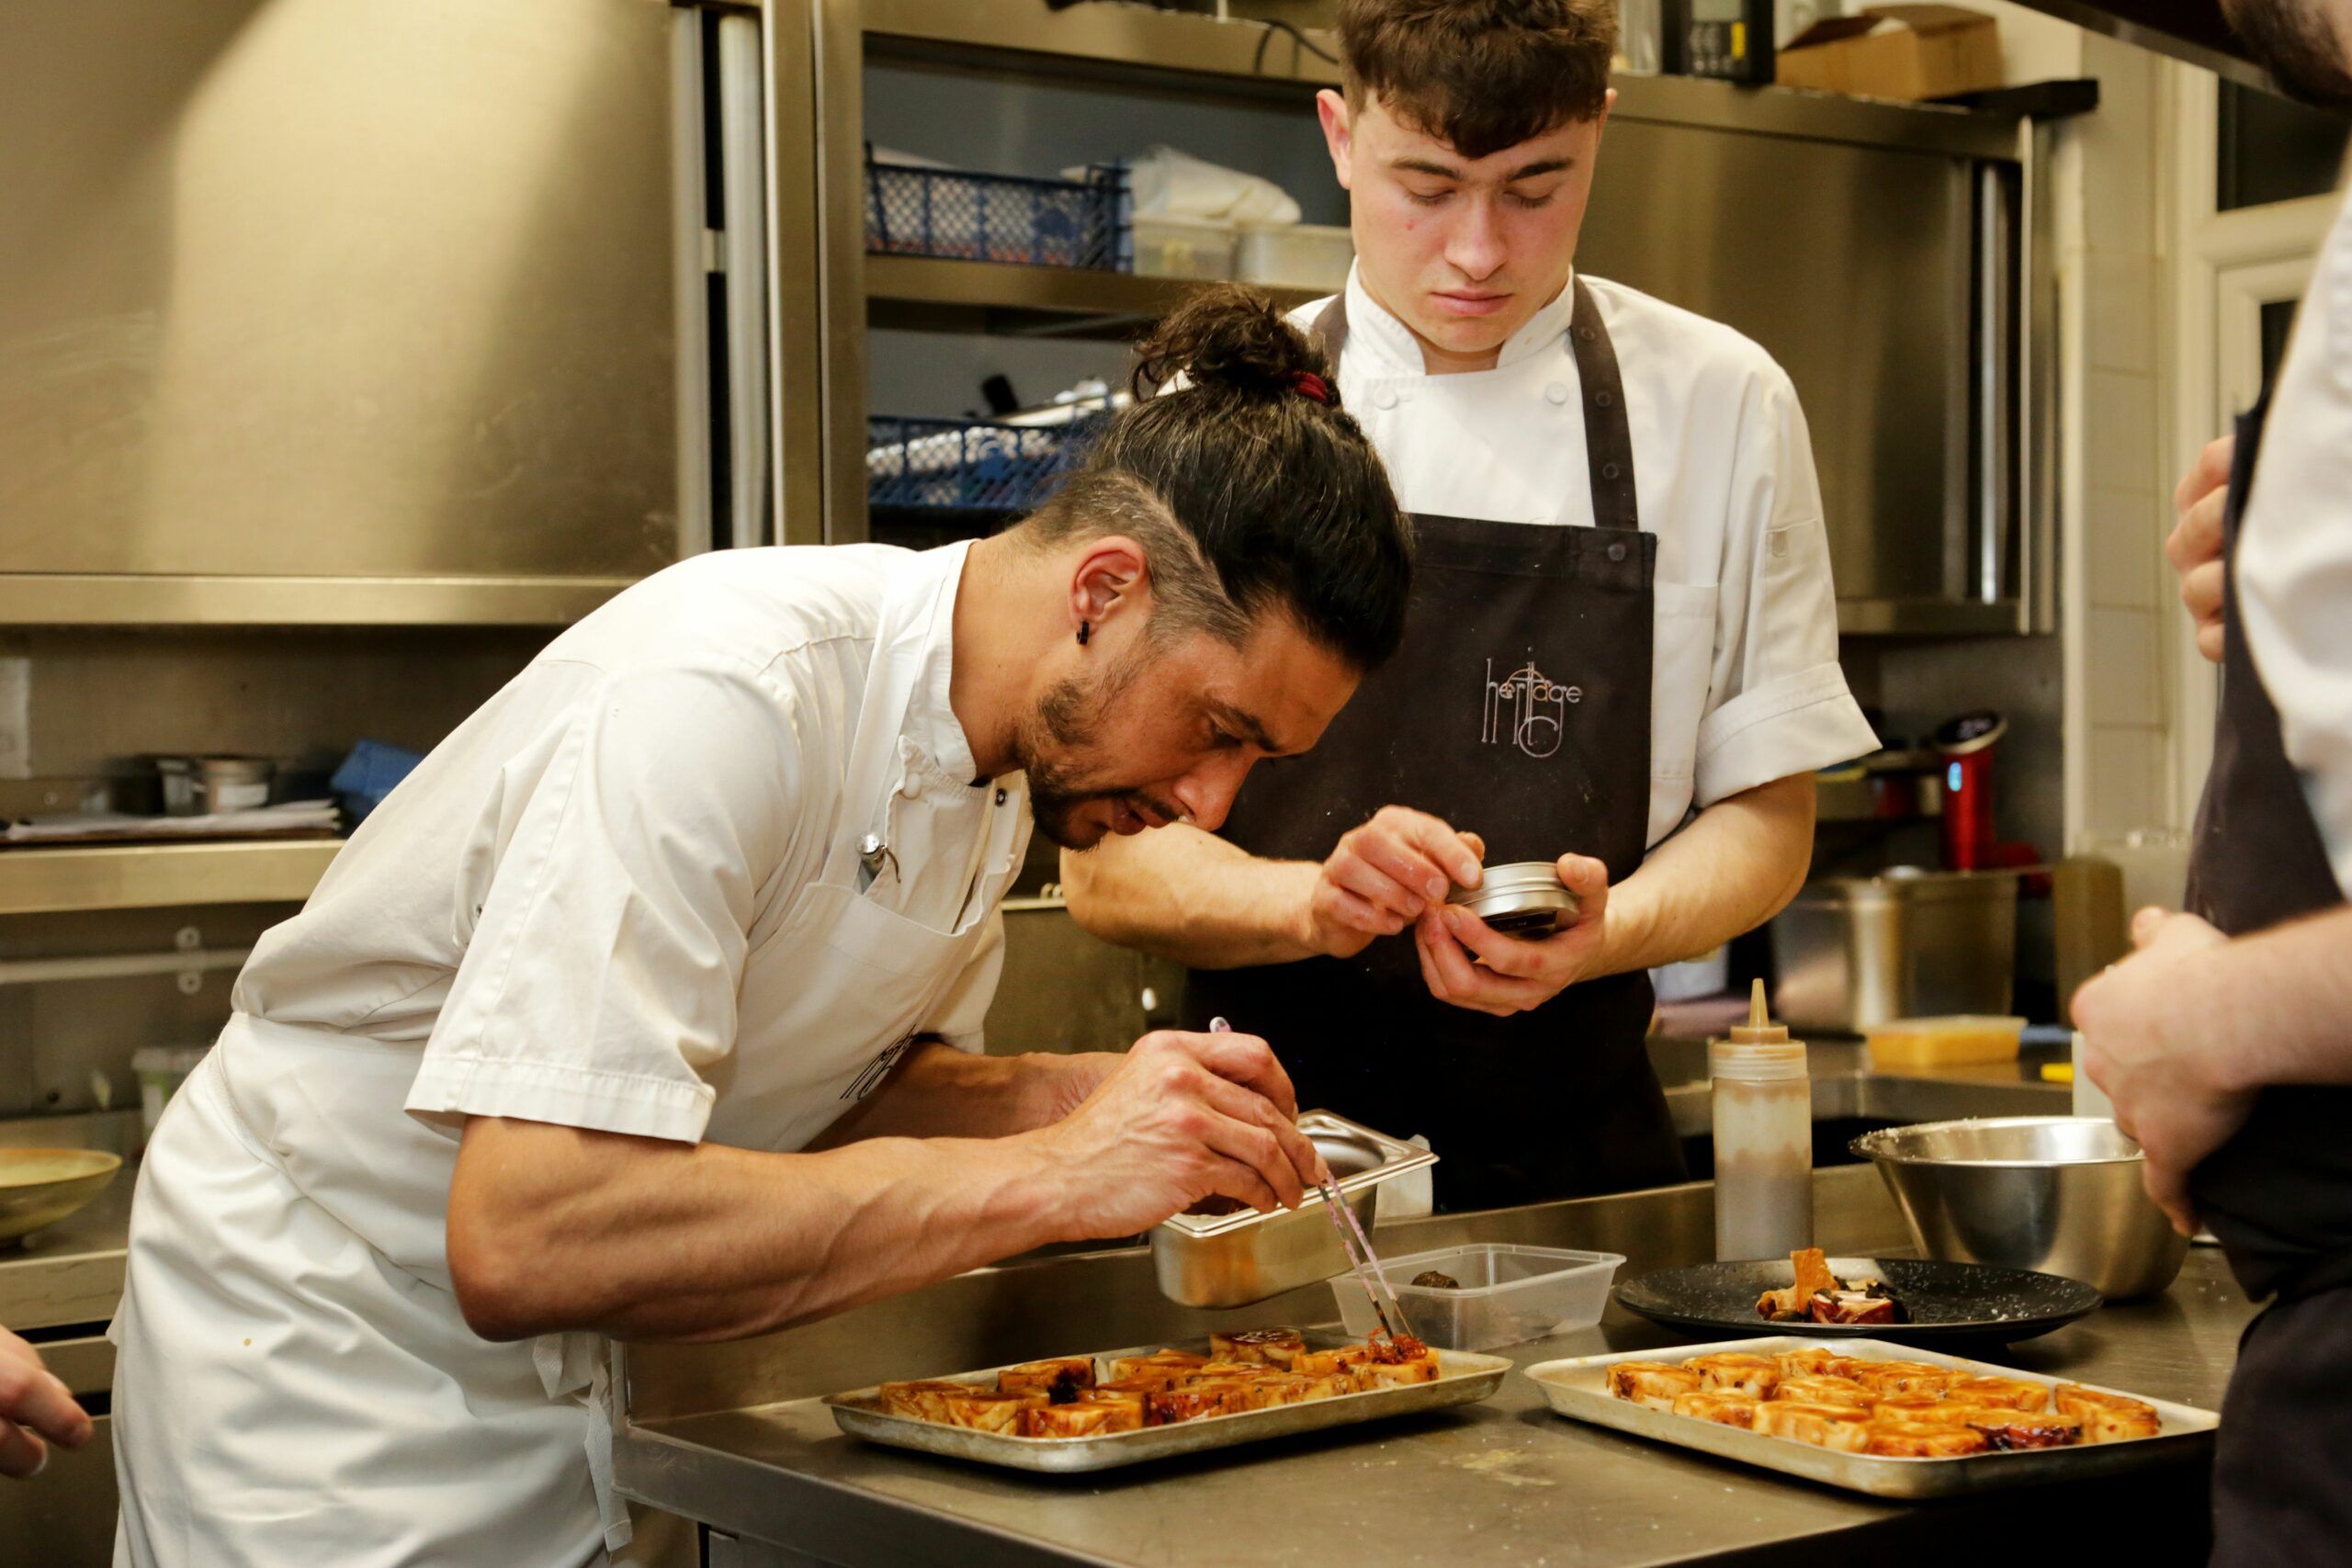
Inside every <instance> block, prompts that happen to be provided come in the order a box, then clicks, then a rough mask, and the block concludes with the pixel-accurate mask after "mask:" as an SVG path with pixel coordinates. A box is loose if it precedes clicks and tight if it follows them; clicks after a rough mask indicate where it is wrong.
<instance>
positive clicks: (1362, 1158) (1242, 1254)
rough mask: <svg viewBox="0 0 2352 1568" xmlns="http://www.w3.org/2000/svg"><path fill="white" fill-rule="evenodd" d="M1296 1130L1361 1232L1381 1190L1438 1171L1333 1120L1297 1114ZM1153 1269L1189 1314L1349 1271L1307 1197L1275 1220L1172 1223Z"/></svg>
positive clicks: (1246, 1214)
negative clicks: (1408, 1176) (1413, 1174)
mask: <svg viewBox="0 0 2352 1568" xmlns="http://www.w3.org/2000/svg"><path fill="white" fill-rule="evenodd" d="M1298 1130H1299V1131H1300V1132H1302V1133H1304V1134H1306V1136H1307V1139H1308V1141H1310V1142H1311V1143H1313V1144H1314V1145H1315V1147H1316V1149H1317V1151H1318V1152H1319V1153H1321V1155H1322V1156H1323V1163H1324V1164H1326V1165H1328V1166H1329V1167H1330V1168H1331V1176H1332V1179H1333V1180H1334V1181H1336V1182H1337V1183H1338V1184H1339V1188H1340V1195H1341V1196H1342V1197H1344V1198H1345V1199H1346V1200H1347V1202H1348V1207H1349V1208H1350V1209H1351V1210H1352V1211H1353V1212H1354V1213H1355V1216H1356V1221H1357V1223H1358V1224H1362V1225H1363V1227H1364V1228H1365V1229H1366V1230H1367V1231H1368V1230H1370V1229H1371V1228H1372V1212H1373V1204H1374V1197H1375V1195H1376V1193H1377V1190H1378V1189H1379V1186H1380V1184H1381V1183H1382V1182H1384V1181H1386V1180H1388V1179H1390V1178H1392V1177H1397V1176H1402V1175H1404V1174H1405V1173H1406V1172H1407V1171H1408V1170H1419V1169H1422V1168H1425V1167H1427V1166H1431V1165H1435V1164H1436V1163H1437V1156H1436V1155H1434V1154H1432V1153H1430V1151H1429V1150H1427V1149H1424V1148H1420V1147H1418V1146H1416V1145H1412V1144H1408V1143H1405V1142H1403V1141H1402V1140H1400V1139H1397V1138H1392V1137H1390V1136H1388V1134H1385V1133H1375V1132H1374V1131H1373V1130H1372V1129H1371V1128H1369V1127H1366V1126H1363V1125H1361V1124H1360V1123H1357V1122H1351V1121H1349V1120H1348V1119H1347V1118H1346V1117H1344V1116H1337V1115H1334V1114H1332V1113H1331V1112H1330V1111H1301V1112H1299V1116H1298ZM1151 1265H1152V1269H1153V1272H1154V1273H1155V1274H1156V1275H1157V1276H1158V1278H1159V1293H1160V1294H1161V1295H1164V1296H1166V1297H1167V1298H1168V1299H1169V1300H1170V1301H1171V1302H1181V1303H1183V1304H1184V1305H1185V1306H1194V1307H1238V1306H1248V1305H1249V1304H1250V1303H1252V1302H1262V1301H1264V1300H1265V1299H1266V1298H1268V1297H1269V1296H1278V1295H1281V1294H1282V1293H1283V1292H1284V1291H1295V1290H1296V1289H1298V1287H1300V1286H1301V1285H1314V1284H1319V1283H1321V1282H1322V1281H1323V1280H1329V1279H1330V1278H1331V1277H1332V1276H1333V1275H1335V1274H1344V1273H1346V1272H1348V1269H1349V1265H1348V1255H1347V1252H1346V1251H1345V1250H1344V1249H1343V1248H1342V1247H1340V1232H1339V1227H1337V1226H1336V1225H1334V1224H1332V1223H1331V1216H1330V1215H1329V1214H1327V1213H1324V1212H1323V1195H1322V1194H1321V1193H1320V1192H1317V1191H1315V1190H1312V1189H1309V1190H1308V1191H1307V1194H1306V1201H1305V1202H1303V1203H1301V1204H1300V1205H1299V1206H1298V1207H1297V1208H1295V1209H1290V1210H1282V1209H1277V1210H1275V1211H1274V1212H1273V1213H1271V1214H1266V1213H1259V1212H1258V1211H1257V1210H1255V1209H1242V1210H1239V1211H1238V1212H1236V1213H1230V1214H1178V1215H1177V1216H1176V1217H1175V1218H1173V1219H1171V1220H1168V1221H1166V1222H1165V1223H1163V1224H1158V1225H1155V1226H1153V1227H1152V1231H1151Z"/></svg>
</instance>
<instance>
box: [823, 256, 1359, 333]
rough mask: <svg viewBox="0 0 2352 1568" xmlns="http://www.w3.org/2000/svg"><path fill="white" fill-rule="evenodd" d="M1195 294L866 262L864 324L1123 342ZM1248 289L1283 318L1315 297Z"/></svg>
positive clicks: (1162, 283)
mask: <svg viewBox="0 0 2352 1568" xmlns="http://www.w3.org/2000/svg"><path fill="white" fill-rule="evenodd" d="M1201 287H1203V285H1201V284H1199V283H1196V282H1193V281H1192V280H1191V279H1189V278H1182V277H1151V276H1144V275H1142V274H1139V273H1132V272H1103V271H1099V270H1095V269H1092V268H1087V267H1067V266H1014V265H1008V264H1004V263H999V262H975V261H949V260H944V259H941V258H936V257H932V256H884V255H869V256H867V257H866V258H865V301H866V323H867V324H868V325H869V326H876V327H895V328H899V329H901V330H907V329H911V330H915V331H928V332H953V333H1007V334H1023V335H1032V336H1056V337H1093V338H1114V339H1115V338H1125V337H1129V336H1132V335H1133V334H1134V333H1135V330H1136V324H1137V323H1138V322H1141V321H1148V320H1150V319H1151V318H1153V317H1156V316H1159V315H1162V314H1164V313H1166V312H1167V311H1168V310H1170V309H1172V308H1173V307H1175V306H1176V305H1178V304H1180V303H1182V300H1183V299H1184V298H1185V297H1186V296H1187V295H1189V294H1191V293H1192V292H1193V290H1194V289H1196V288H1201ZM1251 287H1252V288H1259V289H1260V290H1261V292H1263V293H1265V294H1268V295H1270V296H1272V298H1273V299H1274V300H1275V301H1276V303H1278V304H1279V305H1281V307H1282V308H1283V310H1295V309H1296V308H1297V307H1298V306H1300V305H1304V304H1305V303H1306V302H1307V301H1308V300H1309V299H1315V298H1317V292H1316V291H1315V290H1313V289H1306V288H1264V287H1263V286H1262V285H1255V284H1253V285H1251Z"/></svg>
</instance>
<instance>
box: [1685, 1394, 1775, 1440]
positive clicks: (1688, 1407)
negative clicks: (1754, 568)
mask: <svg viewBox="0 0 2352 1568" xmlns="http://www.w3.org/2000/svg"><path fill="white" fill-rule="evenodd" d="M1762 1403H1763V1402H1762V1401H1761V1400H1759V1399H1758V1398H1757V1397H1756V1396H1755V1395H1754V1394H1752V1393H1723V1392H1722V1391H1720V1390H1716V1389H1701V1390H1698V1391H1697V1392H1696V1393H1679V1394H1676V1395H1675V1396H1674V1406H1673V1408H1674V1413H1675V1414H1676V1415H1677V1416H1696V1417H1698V1418H1699V1419H1700V1420H1702V1421H1713V1422H1714V1423H1715V1424H1717V1425H1718V1426H1723V1427H1746V1428H1747V1429H1748V1430H1750V1431H1753V1430H1755V1428H1756V1412H1757V1410H1758V1408H1759V1407H1760V1406H1761V1404H1762Z"/></svg>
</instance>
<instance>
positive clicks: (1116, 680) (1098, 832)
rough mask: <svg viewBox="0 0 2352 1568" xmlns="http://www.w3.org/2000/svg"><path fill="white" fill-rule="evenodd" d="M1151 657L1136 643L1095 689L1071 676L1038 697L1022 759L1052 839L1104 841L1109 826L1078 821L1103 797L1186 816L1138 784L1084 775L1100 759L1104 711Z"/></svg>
mask: <svg viewBox="0 0 2352 1568" xmlns="http://www.w3.org/2000/svg"><path fill="white" fill-rule="evenodd" d="M1149 662H1150V656H1149V655H1148V653H1147V652H1146V651H1145V649H1140V648H1138V649H1136V650H1134V651H1133V652H1132V653H1129V654H1128V655H1127V656H1126V657H1125V658H1124V659H1122V660H1119V661H1118V662H1117V663H1116V664H1114V665H1113V666H1112V667H1111V668H1110V669H1109V670H1108V671H1104V673H1103V677H1102V679H1101V680H1100V681H1098V682H1096V683H1095V685H1094V686H1093V688H1092V689H1091V690H1089V689H1088V688H1087V687H1086V686H1084V685H1082V684H1080V682H1079V681H1078V680H1077V679H1076V678H1075V677H1072V678H1070V679H1067V680H1064V681H1062V682H1058V683H1057V684H1056V685H1055V687H1054V688H1053V690H1051V691H1049V692H1047V693H1046V695H1045V696H1044V698H1042V699H1041V700H1040V701H1039V702H1038V704H1037V710H1036V712H1035V714H1034V715H1033V716H1031V719H1030V722H1029V724H1028V725H1027V726H1025V727H1024V731H1023V735H1022V737H1021V746H1020V750H1021V761H1022V769H1023V773H1026V774H1027V776H1028V780H1029V815H1030V817H1031V818H1033V819H1034V820H1035V822H1036V824H1037V831H1038V832H1040V833H1043V834H1044V835H1045V836H1046V840H1048V841H1049V842H1051V843H1054V844H1056V845H1058V846H1059V847H1060V848H1062V849H1066V850H1081V851H1083V850H1091V849H1092V848H1093V847H1094V846H1095V845H1096V844H1098V843H1100V842H1102V841H1103V837H1104V836H1105V833H1106V831H1107V829H1103V828H1099V827H1097V826H1095V825H1094V824H1092V823H1091V822H1090V823H1081V822H1080V820H1079V813H1080V811H1081V810H1082V809H1084V808H1085V807H1089V806H1091V805H1095V804H1097V803H1099V802H1102V801H1106V800H1108V801H1129V802H1139V803H1141V805H1143V806H1144V807H1147V808H1148V809H1149V810H1151V811H1153V812H1155V813H1157V814H1158V815H1159V816H1160V817H1163V818H1178V817H1182V815H1183V812H1182V809H1181V808H1179V807H1174V806H1170V805H1169V804H1167V803H1166V802H1164V801H1162V800H1160V799H1159V797H1158V796H1157V795H1150V794H1148V793H1147V792H1146V791H1145V790H1144V789H1143V788H1142V787H1141V786H1140V785H1136V784H1111V785H1105V784H1101V783H1100V782H1090V781H1089V780H1088V779H1087V776H1086V775H1087V774H1088V773H1091V772H1092V771H1093V765H1094V764H1095V762H1096V761H1099V758H1098V757H1097V755H1096V752H1097V740H1096V738H1097V736H1098V735H1099V734H1100V732H1101V730H1102V728H1103V716H1104V715H1105V714H1106V713H1108V712H1109V711H1110V708H1111V705H1113V704H1114V702H1116V701H1117V700H1118V699H1119V697H1120V696H1121V695H1122V694H1124V693H1125V691H1126V690H1127V688H1128V687H1129V686H1131V685H1133V684H1134V683H1135V680H1136V676H1137V675H1139V674H1141V673H1142V672H1143V670H1144V667H1145V666H1146V665H1147V664H1148V663H1149Z"/></svg>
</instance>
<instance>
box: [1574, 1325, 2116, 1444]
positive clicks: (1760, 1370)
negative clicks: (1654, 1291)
mask: <svg viewBox="0 0 2352 1568" xmlns="http://www.w3.org/2000/svg"><path fill="white" fill-rule="evenodd" d="M1816 1369H1817V1370H1816ZM1831 1369H1834V1370H1831ZM1606 1382H1607V1386H1608V1390H1609V1393H1610V1396H1611V1398H1615V1399H1623V1400H1625V1401H1627V1402H1629V1403H1631V1404H1645V1405H1648V1406H1649V1407H1650V1408H1651V1409H1654V1410H1664V1411H1668V1412H1670V1413H1672V1414H1673V1415H1676V1416H1689V1417H1691V1418H1692V1419H1694V1420H1699V1421H1708V1422H1713V1423H1715V1424H1717V1425H1720V1426H1725V1427H1746V1428H1747V1429H1748V1430H1749V1431H1752V1432H1758V1433H1761V1434H1763V1435H1764V1436H1766V1437H1770V1438H1789V1439H1791V1440H1792V1441H1794V1442H1800V1443H1811V1444H1813V1445H1815V1447H1817V1448H1826V1449H1836V1450H1840V1451H1843V1452H1846V1453H1861V1454H1871V1455H1875V1456H1877V1457H1880V1458H1883V1459H1962V1458H1965V1457H1967V1456H1968V1455H1971V1454H1980V1453H1988V1452H2007V1451H2013V1450H2020V1449H2053V1448H2066V1447H2069V1446H2071V1445H2073V1444H2075V1443H2082V1442H2093V1443H2100V1442H2117V1441H2120V1440H2122V1439H2125V1438H2153V1437H2154V1436H2156V1435H2157V1433H2158V1432H2159V1431H2160V1430H2161V1428H2162V1423H2161V1421H2160V1420H2159V1419H2158V1416H2157V1413H2156V1409H2155V1407H2154V1405H2152V1404H2148V1403H2147V1402H2146V1401H2144V1400H2138V1399H2132V1398H2131V1397H2129V1396H2127V1395H2124V1394H2120V1393H2101V1392H2100V1391H2098V1390H2097V1389H2090V1388H2085V1387H2083V1386H2082V1385H2081V1384H2079V1383H2061V1384H2059V1385H2058V1387H2057V1389H2056V1390H2055V1392H2054V1393H2053V1392H2052V1390H2051V1389H2049V1388H2047V1387H2045V1386H2044V1385H2042V1384H2041V1383H2038V1382H2033V1381H2032V1380H2030V1379H2029V1378H2012V1377H2000V1376H1995V1375H1986V1374H1978V1373H1973V1372H1969V1371H1961V1370H1957V1369H1953V1368H1950V1367H1939V1366H1936V1365H1934V1364H1932V1363H1930V1362H1927V1361H1905V1360H1894V1359H1887V1360H1876V1359H1869V1358H1866V1357H1858V1356H1850V1355H1846V1354H1842V1353H1833V1352H1831V1351H1829V1350H1827V1349H1826V1348H1822V1347H1815V1346H1807V1347H1804V1348H1800V1349H1796V1350H1784V1351H1781V1353H1780V1354H1778V1355H1776V1356H1773V1357H1771V1358H1770V1359H1767V1358H1765V1357H1762V1356H1757V1355H1749V1354H1747V1353H1746V1352H1744V1351H1737V1350H1726V1351H1718V1352H1716V1353H1714V1354H1712V1355H1705V1356H1692V1357H1691V1358H1690V1359H1687V1360H1684V1361H1683V1362H1682V1363H1681V1364H1680V1365H1679V1366H1678V1365H1674V1364H1672V1363H1669V1362H1666V1361H1619V1362H1616V1363H1615V1364H1613V1365H1612V1366H1611V1367H1609V1368H1608V1369H1607V1375H1606ZM2045 1406H2049V1407H2051V1408H2045Z"/></svg>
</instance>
